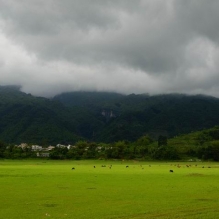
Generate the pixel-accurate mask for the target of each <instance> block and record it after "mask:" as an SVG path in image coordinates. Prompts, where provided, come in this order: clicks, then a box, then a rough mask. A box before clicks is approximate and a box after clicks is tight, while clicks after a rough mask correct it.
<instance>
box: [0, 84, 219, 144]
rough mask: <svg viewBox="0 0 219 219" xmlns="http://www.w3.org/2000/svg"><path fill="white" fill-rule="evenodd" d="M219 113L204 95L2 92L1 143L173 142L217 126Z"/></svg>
mask: <svg viewBox="0 0 219 219" xmlns="http://www.w3.org/2000/svg"><path fill="white" fill-rule="evenodd" d="M218 112H219V99H217V98H213V97H209V96H202V95H195V96H188V95H183V94H181V95H179V94H170V95H156V96H150V95H147V94H142V95H135V94H130V95H122V94H117V93H106V92H71V93H63V94H60V95H57V96H55V97H54V98H52V99H47V98H42V97H34V96H32V95H30V94H25V93H23V92H21V91H20V89H19V87H15V86H0V139H1V140H2V141H5V142H7V143H21V142H27V143H34V144H42V145H47V144H57V143H65V144H68V143H72V144H73V143H74V142H76V141H78V140H79V139H85V140H88V141H97V142H114V141H118V140H128V141H135V140H136V139H138V138H139V137H141V136H142V135H145V134H149V135H150V136H152V137H153V138H154V139H156V138H157V137H158V136H159V135H165V136H167V137H173V136H175V135H178V134H184V133H189V132H191V131H197V130H201V129H204V128H211V127H213V126H215V125H218V124H219V114H218Z"/></svg>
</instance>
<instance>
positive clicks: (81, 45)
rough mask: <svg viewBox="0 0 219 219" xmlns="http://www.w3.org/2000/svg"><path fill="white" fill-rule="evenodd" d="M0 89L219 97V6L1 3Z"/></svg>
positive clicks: (213, 0)
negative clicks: (20, 88)
mask: <svg viewBox="0 0 219 219" xmlns="http://www.w3.org/2000/svg"><path fill="white" fill-rule="evenodd" d="M0 85H21V86H22V91H24V92H26V93H31V94H33V95H37V96H46V97H49V96H53V95H56V94H58V93H61V92H66V91H78V90H86V91H87V90H88V91H115V92H119V93H126V94H129V93H136V94H138V93H149V94H159V93H187V94H197V93H201V94H206V95H213V96H216V97H219V1H218V0H92V1H90V0H19V1H18V0H0Z"/></svg>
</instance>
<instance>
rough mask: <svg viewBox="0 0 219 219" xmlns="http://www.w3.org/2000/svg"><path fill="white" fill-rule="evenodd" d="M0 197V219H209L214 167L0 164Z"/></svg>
mask: <svg viewBox="0 0 219 219" xmlns="http://www.w3.org/2000/svg"><path fill="white" fill-rule="evenodd" d="M102 165H104V166H106V167H102ZM111 165H112V167H111ZM178 165H179V166H180V167H178ZM186 165H191V166H189V167H187V166H186ZM94 166H95V168H94ZM126 166H128V167H126ZM73 167H74V168H75V169H72V168H73ZM110 167H111V168H110ZM203 167H204V168H203ZM208 167H211V168H208ZM170 169H172V170H173V171H174V172H173V173H170V172H169V170H170ZM0 192H1V201H0V219H12V218H16V219H19V218H21V219H30V218H37V219H38V218H39V219H41V218H57V219H58V218H66V219H67V218H76V219H91V218H94V219H116V218H119V219H120V218H121V219H126V218H130V219H143V218H150V219H151V218H152V219H153V218H159V219H167V218H171V219H173V218H180V219H187V218H189V219H199V218H203V219H210V218H211V219H215V218H219V208H218V206H219V163H210V162H206V163H202V162H197V163H196V162H180V163H174V162H160V163H159V162H150V163H149V162H137V161H103V160H97V161H96V160H95V161H51V160H22V161H17V160H0Z"/></svg>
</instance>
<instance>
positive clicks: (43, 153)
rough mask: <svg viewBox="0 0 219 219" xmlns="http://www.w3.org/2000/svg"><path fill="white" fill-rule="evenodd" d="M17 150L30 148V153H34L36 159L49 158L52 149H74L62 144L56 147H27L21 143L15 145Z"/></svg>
mask: <svg viewBox="0 0 219 219" xmlns="http://www.w3.org/2000/svg"><path fill="white" fill-rule="evenodd" d="M17 147H18V148H22V150H24V149H25V148H31V151H35V152H36V155H37V157H49V153H50V151H51V150H53V149H54V148H56V147H57V148H67V149H70V148H71V147H75V146H72V145H62V144H57V145H56V146H51V145H50V146H48V147H43V146H40V145H31V146H30V145H28V144H27V143H21V144H20V145H17Z"/></svg>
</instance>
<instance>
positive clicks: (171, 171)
mask: <svg viewBox="0 0 219 219" xmlns="http://www.w3.org/2000/svg"><path fill="white" fill-rule="evenodd" d="M171 166H172V165H171ZM174 166H176V167H177V168H180V167H181V165H179V164H177V165H174ZM185 166H186V167H188V168H189V167H191V166H192V165H187V164H186V165H185ZM195 166H196V167H197V164H196V165H195ZM101 167H109V169H111V168H112V165H108V166H106V165H101ZM125 167H126V168H129V166H128V165H126V166H125ZM140 167H141V168H142V169H144V168H143V167H142V165H140ZM149 167H151V165H149ZM93 168H96V166H93ZM202 168H205V166H202ZM207 168H211V167H210V166H208V167H207ZM72 170H75V167H72ZM169 172H170V173H173V172H174V171H173V170H172V169H170V170H169Z"/></svg>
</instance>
